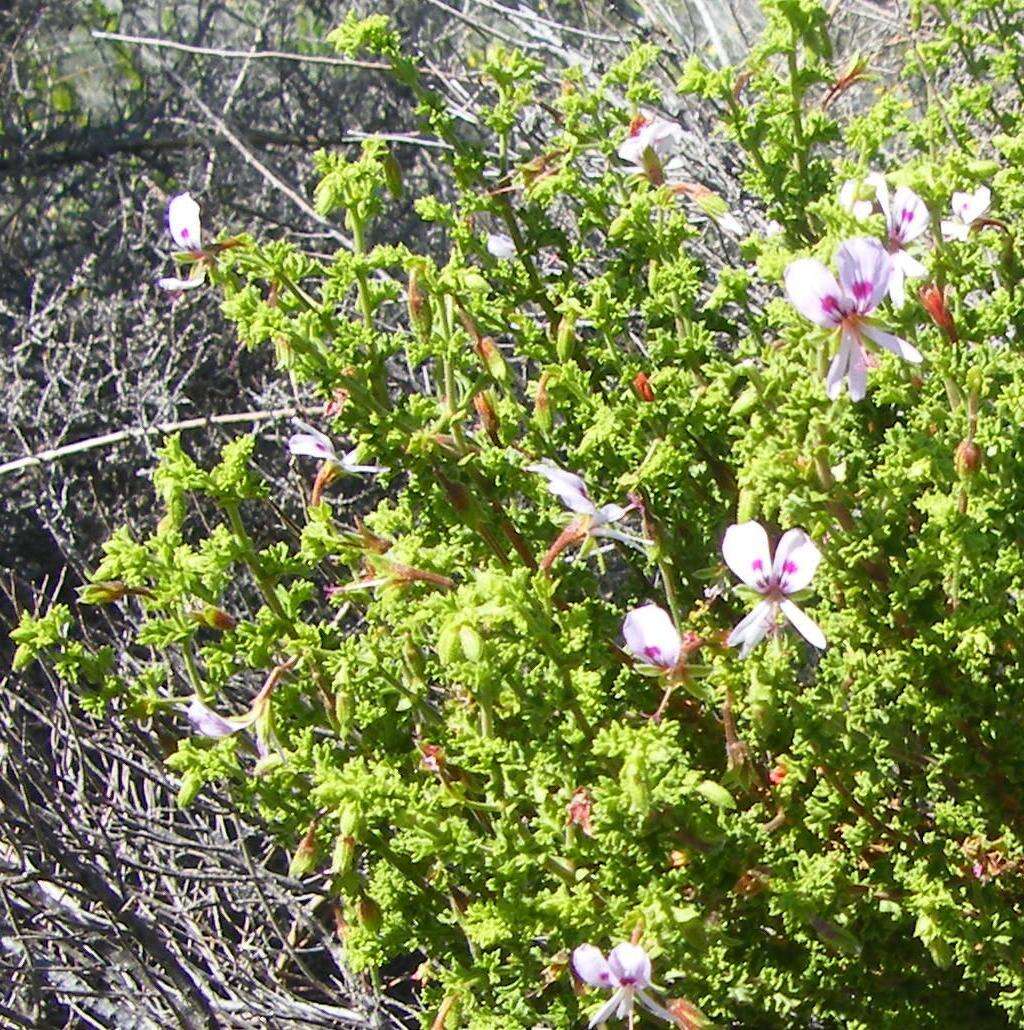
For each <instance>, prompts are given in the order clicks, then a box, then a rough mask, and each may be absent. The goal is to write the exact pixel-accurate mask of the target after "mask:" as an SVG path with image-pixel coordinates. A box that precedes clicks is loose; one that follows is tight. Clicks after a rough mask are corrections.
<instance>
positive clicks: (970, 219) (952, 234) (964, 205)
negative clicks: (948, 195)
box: [942, 186, 992, 240]
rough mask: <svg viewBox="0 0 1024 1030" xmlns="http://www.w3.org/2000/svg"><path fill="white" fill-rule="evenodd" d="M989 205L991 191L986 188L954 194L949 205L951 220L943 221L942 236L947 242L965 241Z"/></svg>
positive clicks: (981, 187) (990, 202)
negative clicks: (951, 214)
mask: <svg viewBox="0 0 1024 1030" xmlns="http://www.w3.org/2000/svg"><path fill="white" fill-rule="evenodd" d="M991 205H992V191H991V190H990V189H989V188H988V187H987V186H979V187H978V188H977V189H976V190H975V191H974V192H973V193H954V194H953V199H952V202H951V205H950V206H951V207H952V209H953V218H952V219H951V220H946V221H943V223H942V235H943V236H945V237H946V239H948V240H966V239H967V234H968V233H969V232H970V231H971V226H972V225H973V224H974V223H975V222H976V221H977V220H978V219H979V218H981V217H982V216H984V215H985V214H986V213H987V212H988V209H989V207H991Z"/></svg>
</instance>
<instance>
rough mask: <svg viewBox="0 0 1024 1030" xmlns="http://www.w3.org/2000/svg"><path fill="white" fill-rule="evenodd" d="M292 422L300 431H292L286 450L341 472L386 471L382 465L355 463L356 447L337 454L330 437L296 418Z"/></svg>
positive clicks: (357, 449)
mask: <svg viewBox="0 0 1024 1030" xmlns="http://www.w3.org/2000/svg"><path fill="white" fill-rule="evenodd" d="M292 423H293V424H294V425H295V426H296V428H298V429H299V430H301V432H298V433H294V434H293V435H292V436H291V437H290V438H289V440H288V450H289V451H290V452H291V453H292V454H294V455H296V456H301V457H306V458H319V459H320V460H321V461H326V462H328V463H329V464H330V465H332V466H334V467H335V468H336V469H340V470H341V471H343V472H387V471H388V470H387V468H386V467H385V466H383V465H357V464H356V455H357V454H358V452H359V448H358V447H356V448H353V449H352V450H351V451H349V452H348V453H347V454H342V455H340V456H339V455H338V452H337V451H336V450H335V449H334V444H333V443H332V442H331V439H330V437H328V436H325V435H324V434H323V433H321V432H320V430H319V429H314V428H313V427H312V426H311V425H308V424H307V423H305V422H302V421H300V420H299V419H297V418H295V419H292Z"/></svg>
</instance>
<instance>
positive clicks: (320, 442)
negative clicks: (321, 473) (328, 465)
mask: <svg viewBox="0 0 1024 1030" xmlns="http://www.w3.org/2000/svg"><path fill="white" fill-rule="evenodd" d="M292 423H293V424H294V425H295V426H296V427H297V428H299V429H301V430H302V432H301V433H295V434H294V435H293V436H291V437H290V438H289V440H288V450H289V451H290V452H291V453H292V454H295V455H302V456H303V457H307V458H320V459H321V460H322V461H337V460H338V455H337V452H336V451H335V450H334V444H333V443H331V440H330V437H328V436H325V435H324V434H323V433H321V432H320V430H319V429H314V428H313V427H312V426H311V425H307V424H306V423H305V422H300V421H299V420H298V419H297V418H296V419H292Z"/></svg>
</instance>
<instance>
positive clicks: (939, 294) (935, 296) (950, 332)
mask: <svg viewBox="0 0 1024 1030" xmlns="http://www.w3.org/2000/svg"><path fill="white" fill-rule="evenodd" d="M918 297H919V298H920V300H921V306H922V307H923V308H924V309H925V311H927V312H928V316H929V317H930V318H931V320H932V321H933V322H934V323H935V324H936V325H937V326H938V327H939V328H940V329H941V330H942V331H943V332H944V333H945V334H946V335H947V336H948V337H949V338H950V340H955V339H956V338H957V336H956V323H955V322H954V321H953V315H952V312H951V311H950V310H949V307H948V305H947V304H946V294H945V291H944V290H942V289H941V288H940V287H938V286H936V285H935V284H934V283H930V284H929V285H927V286H922V287H921V289H920V291H919V293H918Z"/></svg>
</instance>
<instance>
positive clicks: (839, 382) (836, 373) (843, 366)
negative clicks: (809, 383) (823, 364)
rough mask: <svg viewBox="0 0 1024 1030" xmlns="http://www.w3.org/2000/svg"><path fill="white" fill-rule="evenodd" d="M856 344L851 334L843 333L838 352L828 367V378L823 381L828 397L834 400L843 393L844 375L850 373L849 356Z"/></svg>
mask: <svg viewBox="0 0 1024 1030" xmlns="http://www.w3.org/2000/svg"><path fill="white" fill-rule="evenodd" d="M856 346H857V344H856V342H855V341H854V339H853V336H852V334H851V333H849V332H847V331H845V330H844V331H843V340H842V343H840V344H839V350H838V351H837V352H836V356H835V357H834V358H833V359H832V364H830V365H829V366H828V376H827V377H826V379H825V389H826V390H827V391H828V395H829V397H831V398H832V400H835V399H836V398H837V397H838V396H839V395H840V394H841V393H842V392H843V382H844V381H845V379H846V374H847V373H848V372H849V371H850V356H851V355H852V354H853V349H854V347H856Z"/></svg>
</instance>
